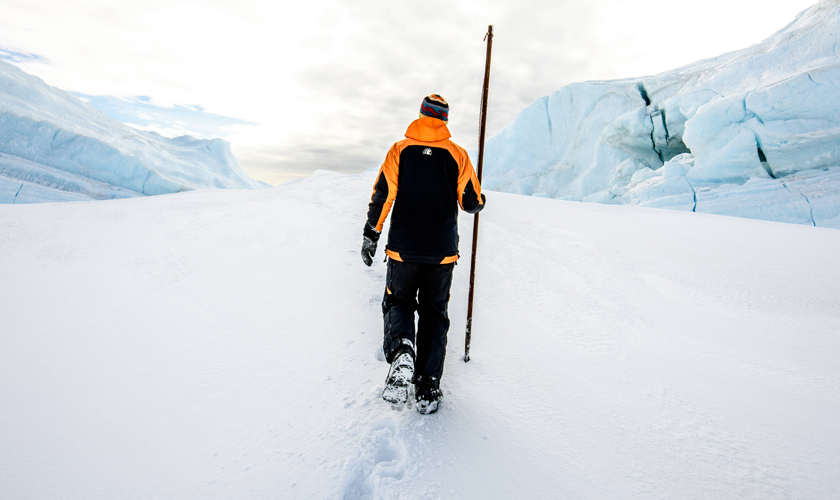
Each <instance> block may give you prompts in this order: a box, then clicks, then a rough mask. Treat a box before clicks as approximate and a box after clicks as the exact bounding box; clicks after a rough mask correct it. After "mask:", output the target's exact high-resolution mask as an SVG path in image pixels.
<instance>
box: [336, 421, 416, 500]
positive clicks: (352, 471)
mask: <svg viewBox="0 0 840 500" xmlns="http://www.w3.org/2000/svg"><path fill="white" fill-rule="evenodd" d="M398 433H399V426H398V425H397V419H396V418H394V417H385V418H383V419H381V420H379V421H377V422H376V423H374V424H373V425H372V426H371V430H370V432H369V433H368V435H367V436H366V438H365V440H364V449H363V450H362V452H361V453H360V454H359V456H358V457H357V458H356V461H355V463H352V464H351V466H350V468H349V469H348V472H347V476H346V477H345V479H344V482H343V484H342V489H341V491H342V495H341V498H343V499H344V500H366V499H373V498H377V490H378V489H379V488H380V487H381V486H385V485H387V484H391V483H394V482H397V481H401V480H402V479H403V477H405V467H406V466H405V464H406V449H405V446H404V445H403V443H402V440H401V439H400V438H399V436H398Z"/></svg>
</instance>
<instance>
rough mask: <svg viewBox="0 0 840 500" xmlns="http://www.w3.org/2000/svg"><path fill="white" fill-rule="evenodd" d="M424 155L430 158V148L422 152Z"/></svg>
mask: <svg viewBox="0 0 840 500" xmlns="http://www.w3.org/2000/svg"><path fill="white" fill-rule="evenodd" d="M423 154H424V155H429V156H432V148H426V149H424V150H423Z"/></svg>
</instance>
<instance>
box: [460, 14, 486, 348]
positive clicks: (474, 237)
mask: <svg viewBox="0 0 840 500" xmlns="http://www.w3.org/2000/svg"><path fill="white" fill-rule="evenodd" d="M484 39H485V40H487V59H486V60H485V62H484V87H483V88H482V90H481V114H480V115H479V127H478V172H476V173H477V174H478V182H479V184H481V170H482V168H483V167H484V133H485V131H486V128H487V94H488V92H489V90H490V53H491V52H492V51H493V25H492V24H491V25H490V26H488V27H487V35H485V37H484ZM477 248H478V214H475V221H474V222H473V235H472V258H471V259H470V295H469V302H468V304H467V337H466V342H465V344H464V362H465V363H466V362H468V361H469V360H470V340H472V319H473V296H474V295H475V253H476V249H477Z"/></svg>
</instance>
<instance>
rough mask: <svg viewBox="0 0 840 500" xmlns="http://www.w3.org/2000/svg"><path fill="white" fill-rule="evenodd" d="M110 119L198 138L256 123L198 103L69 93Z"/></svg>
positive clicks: (224, 134) (165, 133) (142, 127)
mask: <svg viewBox="0 0 840 500" xmlns="http://www.w3.org/2000/svg"><path fill="white" fill-rule="evenodd" d="M72 93H73V94H74V95H75V96H76V97H78V98H80V99H82V100H84V101H87V102H88V103H90V104H91V105H92V106H93V107H95V108H96V109H98V110H100V111H102V112H103V113H105V114H107V115H108V116H110V117H111V118H114V119H116V120H119V121H121V122H123V123H125V124H128V125H130V126H132V127H135V128H139V129H143V130H154V131H155V132H157V133H159V134H161V135H165V136H168V137H175V136H179V135H192V136H194V137H198V138H200V139H212V138H215V137H222V138H224V137H226V136H228V135H229V134H231V133H232V127H233V126H235V125H248V126H259V124H258V123H254V122H249V121H246V120H240V119H239V118H232V117H229V116H222V115H218V114H215V113H209V112H207V110H205V109H204V107H202V106H201V105H174V106H161V105H157V104H155V103H154V102H153V100H152V98H151V97H149V96H132V97H115V96H101V95H100V96H96V95H87V94H82V93H80V92H72Z"/></svg>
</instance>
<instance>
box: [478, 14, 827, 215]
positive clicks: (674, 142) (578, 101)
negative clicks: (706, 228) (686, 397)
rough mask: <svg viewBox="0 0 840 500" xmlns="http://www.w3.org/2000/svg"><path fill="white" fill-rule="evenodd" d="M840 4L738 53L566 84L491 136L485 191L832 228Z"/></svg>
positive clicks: (807, 16)
mask: <svg viewBox="0 0 840 500" xmlns="http://www.w3.org/2000/svg"><path fill="white" fill-rule="evenodd" d="M839 34H840V0H822V1H820V2H818V3H817V4H815V5H814V6H812V7H811V8H809V9H807V10H805V11H803V12H802V13H800V14H799V15H798V16H797V18H796V19H795V20H794V21H793V22H792V23H790V24H789V25H788V26H786V27H785V28H783V29H782V30H781V31H779V32H777V33H776V34H774V35H772V36H771V37H769V38H768V39H766V40H764V41H763V42H761V43H759V44H756V45H753V46H751V47H748V48H746V49H743V50H738V51H734V52H730V53H727V54H724V55H721V56H719V57H715V58H712V59H707V60H703V61H699V62H696V63H693V64H690V65H688V66H685V67H682V68H678V69H675V70H671V71H667V72H665V73H661V74H659V75H654V76H648V77H642V78H629V79H622V80H613V81H590V82H582V83H573V84H571V85H567V86H565V87H563V88H561V89H560V90H558V91H556V92H554V93H552V94H551V95H548V96H544V97H541V98H539V99H537V100H536V101H534V102H533V103H532V104H531V105H530V106H528V107H527V108H526V109H525V110H523V111H522V112H521V113H520V114H519V115H518V116H517V117H516V118H515V119H514V120H513V122H511V123H510V124H509V125H507V126H506V127H505V128H504V129H502V130H501V131H500V132H499V133H497V134H496V135H494V136H493V137H492V138H490V139H489V140H488V142H487V147H486V157H485V173H484V177H485V178H484V185H485V187H486V188H489V189H493V190H500V191H505V192H510V193H516V194H526V195H533V196H542V197H549V198H558V199H564V200H576V201H587V202H598V203H607V204H628V205H638V206H647V207H657V208H670V209H677V210H689V211H696V212H706V213H714V214H720V215H733V216H741V217H749V218H756V219H764V220H773V221H782V222H793V223H801V224H810V225H815V226H824V227H833V228H840V52H838V48H837V45H838V43H837V42H838V35H839Z"/></svg>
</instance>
